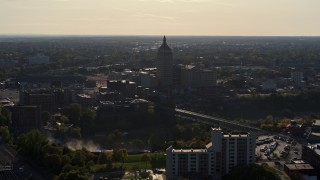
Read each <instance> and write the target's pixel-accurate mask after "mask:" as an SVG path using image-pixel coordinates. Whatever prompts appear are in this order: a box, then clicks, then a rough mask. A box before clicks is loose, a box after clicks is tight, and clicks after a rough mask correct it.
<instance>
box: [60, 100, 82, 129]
mask: <svg viewBox="0 0 320 180" xmlns="http://www.w3.org/2000/svg"><path fill="white" fill-rule="evenodd" d="M81 112H82V111H81V105H80V104H77V103H74V104H70V105H69V106H67V107H65V108H63V109H62V114H64V115H66V116H67V117H68V118H69V120H70V123H73V124H75V125H77V126H79V125H80V117H81Z"/></svg>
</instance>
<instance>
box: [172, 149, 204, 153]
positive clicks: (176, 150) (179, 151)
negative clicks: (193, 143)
mask: <svg viewBox="0 0 320 180" xmlns="http://www.w3.org/2000/svg"><path fill="white" fill-rule="evenodd" d="M172 152H174V153H190V152H195V153H199V152H207V149H172Z"/></svg>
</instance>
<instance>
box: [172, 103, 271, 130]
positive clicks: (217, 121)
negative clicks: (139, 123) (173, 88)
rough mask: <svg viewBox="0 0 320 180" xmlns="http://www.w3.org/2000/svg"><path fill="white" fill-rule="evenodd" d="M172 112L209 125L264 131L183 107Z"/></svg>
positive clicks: (177, 115)
mask: <svg viewBox="0 0 320 180" xmlns="http://www.w3.org/2000/svg"><path fill="white" fill-rule="evenodd" d="M174 113H175V116H176V117H180V118H183V119H187V120H191V121H196V122H199V123H203V124H208V125H211V126H212V125H219V126H220V127H226V128H228V129H236V130H241V131H252V132H256V133H257V132H258V133H264V132H265V131H264V130H262V129H260V128H257V127H253V126H249V125H246V124H241V123H238V122H234V121H230V120H227V119H223V118H219V117H214V116H209V115H205V114H200V113H196V112H192V111H187V110H184V109H179V108H175V109H174Z"/></svg>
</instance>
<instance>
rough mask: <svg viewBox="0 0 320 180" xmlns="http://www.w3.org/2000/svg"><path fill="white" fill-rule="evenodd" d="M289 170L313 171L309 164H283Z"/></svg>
mask: <svg viewBox="0 0 320 180" xmlns="http://www.w3.org/2000/svg"><path fill="white" fill-rule="evenodd" d="M285 166H287V167H288V169H289V170H313V169H314V167H313V166H311V165H310V164H285Z"/></svg>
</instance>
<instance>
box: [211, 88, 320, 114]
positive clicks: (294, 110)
mask: <svg viewBox="0 0 320 180" xmlns="http://www.w3.org/2000/svg"><path fill="white" fill-rule="evenodd" d="M318 102H320V90H306V91H303V92H300V93H297V94H281V93H273V94H270V95H260V94H252V95H250V96H242V97H239V98H236V99H232V100H227V101H223V102H222V103H221V104H222V106H223V107H222V108H221V110H219V111H217V114H220V115H222V116H224V117H229V118H232V119H257V118H263V117H266V116H268V115H272V116H275V117H280V118H282V117H286V118H294V117H295V116H296V115H297V114H310V113H311V114H312V113H317V112H319V110H320V109H319V106H318Z"/></svg>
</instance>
